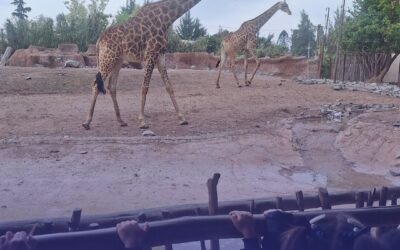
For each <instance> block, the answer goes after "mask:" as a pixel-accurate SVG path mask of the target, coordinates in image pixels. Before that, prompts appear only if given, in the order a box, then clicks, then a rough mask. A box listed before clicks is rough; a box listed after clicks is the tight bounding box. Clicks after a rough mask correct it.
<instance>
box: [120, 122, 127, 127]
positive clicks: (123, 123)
mask: <svg viewBox="0 0 400 250" xmlns="http://www.w3.org/2000/svg"><path fill="white" fill-rule="evenodd" d="M119 125H120V126H121V127H128V123H126V122H121V123H120V124H119Z"/></svg>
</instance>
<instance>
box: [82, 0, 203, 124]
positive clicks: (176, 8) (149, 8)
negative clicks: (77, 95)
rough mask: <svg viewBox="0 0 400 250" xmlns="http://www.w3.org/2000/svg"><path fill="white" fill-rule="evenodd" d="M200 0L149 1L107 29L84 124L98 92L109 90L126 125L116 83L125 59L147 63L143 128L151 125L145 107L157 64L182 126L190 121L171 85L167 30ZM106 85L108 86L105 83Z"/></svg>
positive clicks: (99, 46) (89, 119)
mask: <svg viewBox="0 0 400 250" xmlns="http://www.w3.org/2000/svg"><path fill="white" fill-rule="evenodd" d="M200 1H201V0H161V1H158V2H154V3H149V4H147V5H145V6H144V7H143V8H141V9H140V10H139V11H138V13H137V14H136V15H135V16H134V17H132V18H130V19H129V20H128V21H127V22H126V23H124V24H120V25H117V26H112V27H109V28H107V29H106V30H105V31H104V32H103V34H102V35H101V36H100V38H99V40H98V41H97V54H98V66H97V67H98V73H97V75H96V80H95V81H94V82H93V84H92V100H91V105H90V109H89V113H88V115H87V119H86V121H85V122H84V123H83V124H82V126H83V127H84V128H85V129H87V130H89V129H90V123H91V122H92V119H93V114H94V108H95V105H96V99H97V96H98V95H99V93H100V92H101V93H103V94H106V89H105V88H107V90H108V91H109V92H110V95H111V98H112V101H113V104H114V110H115V114H116V116H117V121H118V122H119V124H120V125H121V126H122V127H125V126H127V124H126V123H125V122H124V121H123V120H122V119H121V114H120V110H119V106H118V102H117V92H116V86H117V81H118V74H119V72H120V70H121V66H122V63H123V61H124V60H125V61H128V62H144V79H143V83H142V86H141V91H142V93H141V109H140V114H139V122H140V128H141V129H147V128H149V126H148V125H147V123H146V121H145V116H144V107H145V104H146V96H147V93H148V90H149V85H150V79H151V76H152V73H153V70H154V68H155V66H156V65H157V68H158V71H159V72H160V74H161V78H162V80H163V82H164V85H165V87H166V90H167V92H168V94H169V96H170V98H171V100H172V104H173V106H174V108H175V111H176V113H177V115H178V118H179V120H180V125H187V124H188V122H187V121H186V119H185V118H184V116H183V114H182V113H181V111H180V110H179V107H178V103H177V102H176V99H175V94H174V90H173V87H172V84H171V82H170V80H169V78H168V74H167V70H166V63H165V52H166V49H167V45H168V29H169V27H170V26H171V25H172V24H173V23H174V21H175V20H177V19H178V18H179V17H180V16H182V15H183V14H184V13H185V12H187V11H188V10H190V9H191V8H192V7H194V6H195V5H196V4H198V3H199V2H200ZM105 85H106V86H105Z"/></svg>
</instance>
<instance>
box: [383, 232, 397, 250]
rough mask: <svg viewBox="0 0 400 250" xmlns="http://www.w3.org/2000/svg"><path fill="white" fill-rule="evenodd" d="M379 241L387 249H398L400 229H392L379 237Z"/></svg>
mask: <svg viewBox="0 0 400 250" xmlns="http://www.w3.org/2000/svg"><path fill="white" fill-rule="evenodd" d="M379 242H380V243H381V244H382V245H383V246H384V248H385V250H395V249H396V250H397V249H399V246H400V230H399V229H396V230H392V231H389V232H387V233H385V234H384V235H382V237H380V238H379Z"/></svg>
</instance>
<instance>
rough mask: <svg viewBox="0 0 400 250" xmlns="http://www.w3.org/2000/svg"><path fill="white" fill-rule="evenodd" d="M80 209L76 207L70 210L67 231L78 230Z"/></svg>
mask: <svg viewBox="0 0 400 250" xmlns="http://www.w3.org/2000/svg"><path fill="white" fill-rule="evenodd" d="M81 215H82V209H81V208H77V209H75V210H74V211H73V212H72V216H71V221H70V222H69V231H70V232H74V231H78V229H79V223H80V222H81Z"/></svg>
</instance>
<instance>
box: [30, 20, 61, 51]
mask: <svg viewBox="0 0 400 250" xmlns="http://www.w3.org/2000/svg"><path fill="white" fill-rule="evenodd" d="M29 44H30V45H36V46H41V47H47V48H54V47H55V46H57V41H56V37H55V34H54V21H53V19H52V18H48V17H44V16H39V18H37V19H36V20H33V21H31V22H30V27H29Z"/></svg>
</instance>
